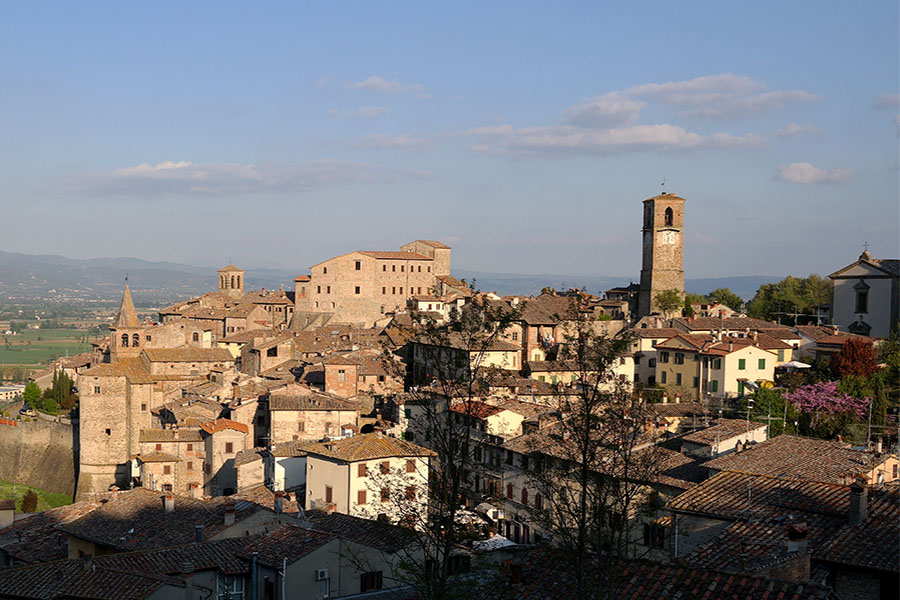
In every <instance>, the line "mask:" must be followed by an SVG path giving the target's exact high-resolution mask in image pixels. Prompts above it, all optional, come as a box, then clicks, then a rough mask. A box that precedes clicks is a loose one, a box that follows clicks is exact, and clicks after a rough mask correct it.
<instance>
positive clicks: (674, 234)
mask: <svg viewBox="0 0 900 600" xmlns="http://www.w3.org/2000/svg"><path fill="white" fill-rule="evenodd" d="M641 231H642V232H643V237H644V241H643V246H644V259H643V266H642V268H641V289H640V292H639V293H638V317H645V316H647V315H649V314H652V313H654V312H659V310H658V308H657V306H656V295H657V294H658V293H660V292H662V291H664V290H671V289H674V290H678V293H679V294H681V296H682V297H684V268H683V266H682V250H683V247H684V198H679V197H678V196H676V195H675V194H668V193H666V192H663V193H662V194H660V195H659V196H654V197H653V198H647V199H646V200H644V227H643V229H642V230H641Z"/></svg>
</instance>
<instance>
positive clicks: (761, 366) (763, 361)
mask: <svg viewBox="0 0 900 600" xmlns="http://www.w3.org/2000/svg"><path fill="white" fill-rule="evenodd" d="M765 368H766V359H764V358H761V359H759V369H760V370H763V369H765Z"/></svg>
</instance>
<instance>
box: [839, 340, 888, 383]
mask: <svg viewBox="0 0 900 600" xmlns="http://www.w3.org/2000/svg"><path fill="white" fill-rule="evenodd" d="M831 370H832V371H833V372H834V375H835V377H838V378H844V377H847V376H850V375H857V376H862V377H868V376H869V375H872V374H873V373H875V371H877V370H878V355H877V353H876V352H875V346H873V345H872V341H871V340H868V339H866V338H861V337H858V338H850V339H849V340H847V343H845V344H844V346H843V348H841V351H840V352H838V353H837V354H835V355H834V358H832V359H831Z"/></svg>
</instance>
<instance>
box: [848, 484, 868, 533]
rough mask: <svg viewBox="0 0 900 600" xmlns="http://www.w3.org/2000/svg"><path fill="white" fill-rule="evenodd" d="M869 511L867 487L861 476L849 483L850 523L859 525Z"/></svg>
mask: <svg viewBox="0 0 900 600" xmlns="http://www.w3.org/2000/svg"><path fill="white" fill-rule="evenodd" d="M868 512H869V487H868V485H866V482H865V480H864V479H862V478H857V479H856V481H854V482H853V483H852V484H851V485H850V525H860V524H861V523H862V522H863V521H865V520H866V517H867V516H868Z"/></svg>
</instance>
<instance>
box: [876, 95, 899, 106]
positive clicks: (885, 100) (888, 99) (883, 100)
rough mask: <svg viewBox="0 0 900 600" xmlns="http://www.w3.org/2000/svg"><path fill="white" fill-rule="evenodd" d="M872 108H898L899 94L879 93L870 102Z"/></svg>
mask: <svg viewBox="0 0 900 600" xmlns="http://www.w3.org/2000/svg"><path fill="white" fill-rule="evenodd" d="M872 108H900V94H881V95H880V96H878V97H877V98H875V101H874V102H872Z"/></svg>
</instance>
